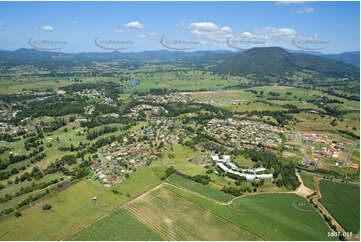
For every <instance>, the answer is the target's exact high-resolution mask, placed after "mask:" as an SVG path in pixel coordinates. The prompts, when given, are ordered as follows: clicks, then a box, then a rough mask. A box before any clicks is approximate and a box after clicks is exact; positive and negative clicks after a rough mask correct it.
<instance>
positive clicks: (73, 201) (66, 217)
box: [0, 166, 160, 240]
mask: <svg viewBox="0 0 361 242" xmlns="http://www.w3.org/2000/svg"><path fill="white" fill-rule="evenodd" d="M159 182H160V180H159V178H158V177H157V176H156V175H155V174H154V173H153V171H152V169H151V168H150V167H147V166H145V167H141V168H140V169H138V170H137V172H136V173H134V174H132V176H130V178H129V179H128V180H127V181H125V182H123V183H121V184H118V185H116V186H114V187H113V188H112V189H115V190H117V191H118V194H115V193H113V192H112V191H111V190H110V189H109V188H106V187H104V186H103V185H101V184H99V183H96V182H93V181H89V180H82V181H80V182H78V183H76V184H74V185H73V186H71V187H69V188H67V189H65V190H63V191H60V192H57V193H53V194H51V195H50V196H48V197H45V198H44V199H43V200H41V201H39V202H37V203H35V204H33V205H32V207H33V208H26V209H24V210H23V211H22V216H20V217H18V218H16V217H14V216H11V217H10V218H7V219H5V220H3V221H2V222H1V223H0V240H59V239H61V238H63V237H65V236H66V235H68V234H70V233H72V232H76V231H77V230H79V229H81V228H82V227H83V226H84V225H86V224H88V223H90V222H92V221H94V220H95V219H96V218H98V217H100V216H102V215H104V214H105V213H107V212H109V211H110V210H112V209H114V208H116V207H119V206H120V205H122V204H124V203H125V202H127V201H129V200H131V199H132V198H134V197H136V196H138V195H140V194H142V193H143V192H145V191H146V190H148V189H150V188H152V187H154V186H156V185H157V184H158V183H159ZM93 197H97V200H96V201H94V200H93V199H92V198H93ZM46 203H49V204H51V205H52V209H51V210H49V212H42V211H41V206H42V205H44V204H46Z"/></svg>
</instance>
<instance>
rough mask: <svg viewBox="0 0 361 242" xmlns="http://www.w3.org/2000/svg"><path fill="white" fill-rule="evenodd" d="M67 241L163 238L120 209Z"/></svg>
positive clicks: (148, 239) (156, 239) (157, 239)
mask: <svg viewBox="0 0 361 242" xmlns="http://www.w3.org/2000/svg"><path fill="white" fill-rule="evenodd" d="M66 240H73V241H74V240H75V241H79V240H80V241H82V240H87V241H89V240H93V241H94V240H95V241H99V240H113V241H114V240H123V241H129V240H137V241H139V240H145V241H150V240H155V241H159V240H162V238H161V237H160V236H159V235H158V234H156V233H155V232H153V231H152V230H151V229H149V228H148V227H147V226H145V225H144V224H142V223H140V222H139V221H138V220H137V219H135V218H134V217H133V216H131V215H130V213H129V212H128V211H127V210H125V209H123V208H120V209H119V210H117V211H115V212H114V213H112V214H110V215H108V216H106V217H105V218H104V219H101V220H99V221H97V222H95V223H93V224H92V225H90V226H89V227H86V228H85V229H83V230H81V231H79V232H77V233H76V234H73V235H71V236H69V237H67V238H66Z"/></svg>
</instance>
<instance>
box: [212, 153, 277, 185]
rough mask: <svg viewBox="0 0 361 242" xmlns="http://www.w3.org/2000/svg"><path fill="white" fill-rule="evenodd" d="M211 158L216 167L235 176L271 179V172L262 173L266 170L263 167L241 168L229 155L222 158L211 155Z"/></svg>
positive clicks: (251, 179) (250, 179)
mask: <svg viewBox="0 0 361 242" xmlns="http://www.w3.org/2000/svg"><path fill="white" fill-rule="evenodd" d="M212 160H213V161H214V162H216V164H217V167H218V168H219V169H220V170H222V171H223V172H225V173H226V174H231V175H233V176H236V177H244V178H245V179H246V180H247V181H254V180H255V179H259V180H264V179H272V178H273V174H267V173H263V172H266V171H267V169H265V168H255V169H242V168H239V167H238V166H237V165H236V164H234V163H233V162H232V161H231V156H229V155H223V157H222V159H220V157H219V156H218V155H213V156H212Z"/></svg>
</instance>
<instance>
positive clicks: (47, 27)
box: [41, 25, 54, 31]
mask: <svg viewBox="0 0 361 242" xmlns="http://www.w3.org/2000/svg"><path fill="white" fill-rule="evenodd" d="M41 29H42V30H44V31H53V30H54V28H53V27H52V26H49V25H44V26H43V27H41Z"/></svg>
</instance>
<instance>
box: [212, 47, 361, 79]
mask: <svg viewBox="0 0 361 242" xmlns="http://www.w3.org/2000/svg"><path fill="white" fill-rule="evenodd" d="M303 69H306V70H312V71H315V72H318V73H320V74H323V75H327V76H334V77H344V76H345V75H349V76H352V77H359V68H357V67H355V66H353V65H350V64H346V63H343V62H340V61H335V60H332V59H329V58H326V57H323V56H316V55H309V54H304V53H289V52H287V51H286V50H285V49H283V48H280V47H263V48H252V49H249V50H246V51H244V52H242V53H239V54H237V55H234V56H232V57H230V58H229V59H228V60H226V61H224V62H223V63H221V64H219V65H217V66H215V67H214V68H213V70H214V71H217V72H220V73H225V74H242V75H248V74H254V75H259V76H265V75H271V76H275V75H282V74H285V73H292V72H294V71H301V70H303Z"/></svg>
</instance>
